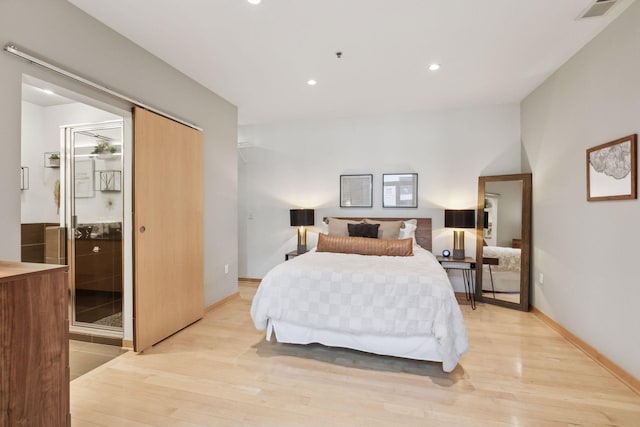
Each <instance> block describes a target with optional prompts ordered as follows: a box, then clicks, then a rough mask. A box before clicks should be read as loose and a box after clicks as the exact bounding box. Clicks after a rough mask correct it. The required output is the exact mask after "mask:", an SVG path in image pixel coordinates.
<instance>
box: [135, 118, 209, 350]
mask: <svg viewBox="0 0 640 427" xmlns="http://www.w3.org/2000/svg"><path fill="white" fill-rule="evenodd" d="M134 120H135V122H134V123H135V125H134V277H135V279H134V280H135V281H134V330H135V335H134V348H135V350H136V351H142V350H144V349H145V348H148V347H150V346H151V345H153V344H155V343H157V342H159V341H161V340H163V339H164V338H166V337H168V336H169V335H171V334H173V333H175V332H177V331H179V330H180V329H182V328H184V327H185V326H187V325H189V324H191V323H193V322H195V321H196V320H198V319H200V318H202V316H203V314H204V272H203V254H202V253H203V240H202V226H203V225H202V224H203V207H202V133H201V132H199V131H197V130H194V129H192V128H189V127H187V126H184V125H181V124H179V123H177V122H174V121H172V120H169V119H166V118H164V117H161V116H159V115H157V114H154V113H151V112H149V111H147V110H144V109H141V108H135V109H134Z"/></svg>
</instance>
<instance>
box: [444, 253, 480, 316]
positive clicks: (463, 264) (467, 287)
mask: <svg viewBox="0 0 640 427" xmlns="http://www.w3.org/2000/svg"><path fill="white" fill-rule="evenodd" d="M436 259H437V260H438V262H439V263H440V265H441V266H442V268H444V269H445V270H446V271H447V272H448V271H449V270H460V271H461V272H462V281H463V282H464V293H465V295H466V297H467V301H470V302H471V309H473V310H475V309H476V297H475V292H476V281H475V276H474V272H475V269H476V260H475V258H470V257H466V258H464V259H454V258H453V257H443V256H441V255H436Z"/></svg>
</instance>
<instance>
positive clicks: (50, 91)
mask: <svg viewBox="0 0 640 427" xmlns="http://www.w3.org/2000/svg"><path fill="white" fill-rule="evenodd" d="M38 89H39V90H40V92H44V93H46V94H47V95H53V91H52V90H51V89H40V88H38Z"/></svg>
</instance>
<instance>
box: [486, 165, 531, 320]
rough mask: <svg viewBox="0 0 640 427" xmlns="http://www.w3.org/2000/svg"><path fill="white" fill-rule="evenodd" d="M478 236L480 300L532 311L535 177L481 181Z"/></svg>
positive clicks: (512, 176)
mask: <svg viewBox="0 0 640 427" xmlns="http://www.w3.org/2000/svg"><path fill="white" fill-rule="evenodd" d="M477 233H478V237H479V238H478V239H477V240H476V242H477V246H476V260H477V263H476V295H477V299H478V300H479V301H483V302H486V303H490V304H496V305H500V306H503V307H510V308H516V309H519V310H523V311H528V310H529V283H530V277H529V260H530V254H531V174H514V175H495V176H481V177H480V178H479V179H478V220H477Z"/></svg>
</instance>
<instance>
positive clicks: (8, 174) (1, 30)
mask: <svg viewBox="0 0 640 427" xmlns="http://www.w3.org/2000/svg"><path fill="white" fill-rule="evenodd" d="M0 40H1V41H2V45H3V46H4V44H5V43H8V42H13V43H15V44H16V45H17V46H18V47H21V48H23V49H24V50H26V51H28V52H29V53H31V54H34V55H37V56H40V57H43V58H45V59H47V60H49V61H51V62H53V63H55V64H56V65H59V66H63V67H65V68H67V69H70V70H72V71H74V72H75V73H77V74H80V75H82V76H86V77H89V78H90V79H92V80H94V81H97V82H100V83H103V84H105V85H108V86H109V87H111V88H112V89H114V90H117V91H119V92H122V93H124V94H126V95H128V96H130V97H132V98H136V99H139V100H140V101H142V102H144V103H145V104H147V105H151V106H153V107H156V108H158V109H161V110H164V111H166V112H167V113H169V114H171V115H174V116H176V117H180V118H183V119H185V120H188V121H190V122H192V123H196V124H197V125H199V126H201V127H203V128H204V133H203V142H204V147H203V159H202V161H203V164H204V167H203V170H204V215H205V219H204V223H205V235H204V241H205V248H204V264H205V271H204V278H205V304H206V305H210V304H212V303H214V302H216V301H218V300H220V299H222V298H224V297H226V296H228V295H230V294H232V293H234V292H236V291H237V242H238V240H237V220H238V212H237V166H236V164H237V150H236V143H237V109H236V107H235V106H233V105H231V104H230V103H229V102H227V101H225V100H224V99H222V98H220V97H219V96H218V95H216V94H214V93H212V92H211V91H209V90H207V89H205V88H204V87H202V86H201V85H199V84H197V83H195V82H194V81H193V80H191V79H189V78H188V77H186V76H185V75H183V74H181V73H180V72H178V71H177V70H175V69H174V68H172V67H170V66H168V65H167V64H166V63H165V62H163V61H161V60H160V59H158V58H156V57H154V56H153V55H151V54H150V53H149V52H147V51H145V50H144V49H142V48H140V47H138V46H136V45H134V44H133V43H131V42H130V41H129V40H127V39H126V38H124V37H122V36H121V35H119V34H117V33H115V32H114V31H112V30H111V29H109V28H107V27H106V26H104V25H103V24H101V23H100V22H98V21H96V20H95V19H93V18H91V17H89V16H88V15H87V14H85V13H84V12H82V11H81V10H79V9H77V8H76V7H75V6H73V5H71V4H70V3H68V2H67V1H66V0H3V1H2V2H0ZM23 74H29V75H32V76H33V77H36V78H38V79H41V80H45V81H49V82H52V83H54V84H56V85H58V86H62V87H64V88H67V89H69V90H72V91H74V92H77V93H80V94H82V95H86V96H87V97H90V98H92V99H95V100H97V101H99V102H101V103H104V104H106V105H111V106H113V107H117V108H119V109H123V110H128V109H129V108H130V105H129V104H128V103H126V102H123V101H121V100H118V99H115V98H113V97H111V96H109V95H106V94H104V93H101V92H99V91H97V90H94V89H91V88H88V87H86V86H84V85H82V84H80V83H77V82H74V81H72V80H70V79H67V78H65V77H63V76H60V75H57V74H55V73H51V72H48V71H46V70H44V69H42V68H40V67H38V66H35V65H33V64H30V63H28V62H26V61H22V60H20V59H18V58H15V57H13V56H11V55H8V54H6V53H4V52H3V53H1V54H0V93H2V97H0V145H1V147H2V156H0V217H1V218H2V221H1V222H0V236H2V239H1V240H0V259H6V260H19V259H20V209H21V203H20V199H21V194H20V193H21V192H20V183H19V178H20V177H19V173H18V170H19V169H18V168H19V166H20V158H21V155H20V139H21V137H20V135H21V129H20V121H21V120H20V116H21V84H22V76H23ZM220 224H222V226H221V225H220ZM225 264H229V273H228V274H225V272H224V265H225Z"/></svg>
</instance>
